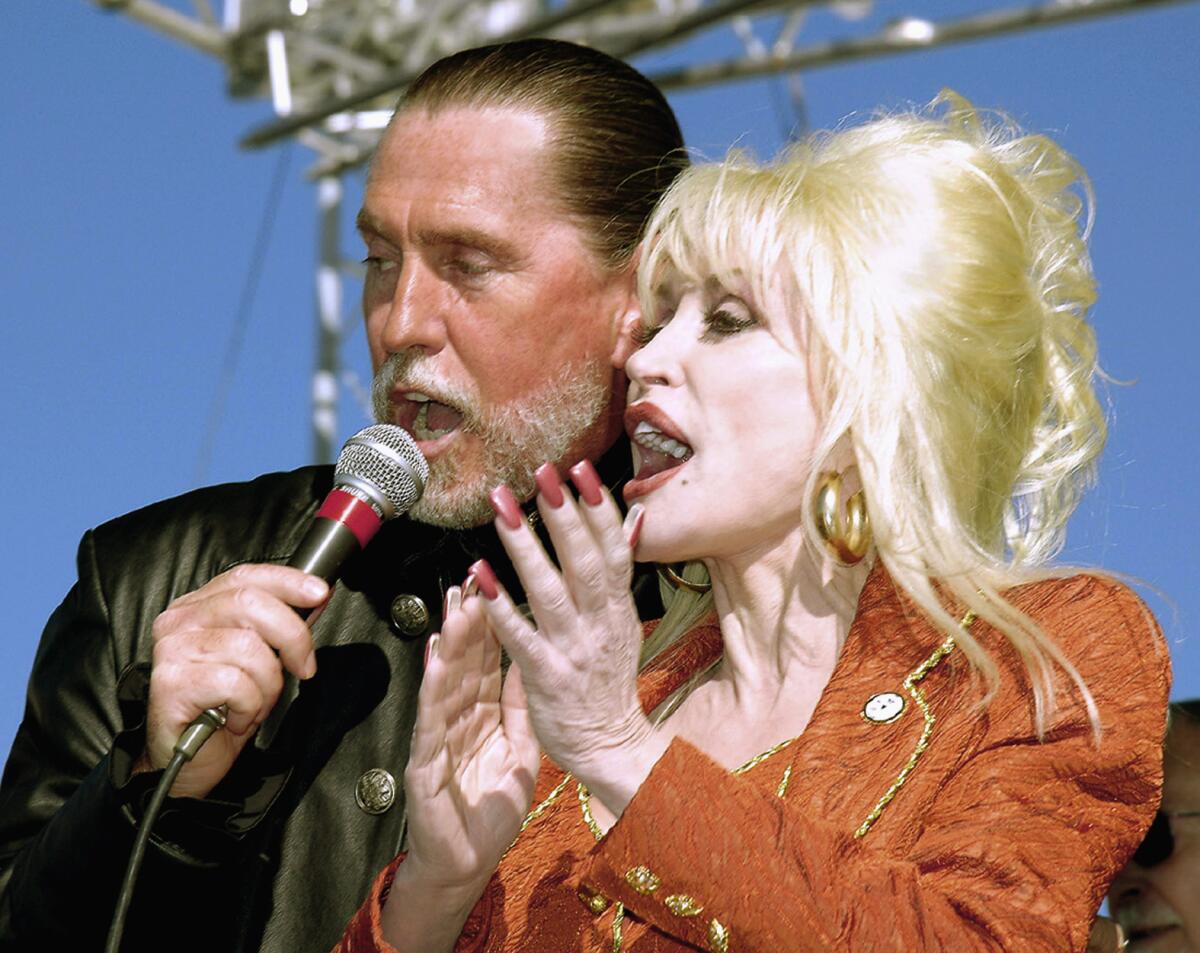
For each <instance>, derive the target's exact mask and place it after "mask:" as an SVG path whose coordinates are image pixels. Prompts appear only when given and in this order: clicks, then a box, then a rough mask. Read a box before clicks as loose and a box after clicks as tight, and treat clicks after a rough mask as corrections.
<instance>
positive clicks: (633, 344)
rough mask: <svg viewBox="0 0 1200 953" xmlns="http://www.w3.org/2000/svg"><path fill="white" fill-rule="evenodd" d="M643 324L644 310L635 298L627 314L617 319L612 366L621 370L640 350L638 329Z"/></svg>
mask: <svg viewBox="0 0 1200 953" xmlns="http://www.w3.org/2000/svg"><path fill="white" fill-rule="evenodd" d="M641 323H642V308H641V306H640V305H639V304H638V302H637V298H636V297H635V298H634V299H633V301H632V302H631V303H630V306H629V308H628V309H626V311H625V313H624V314H623V315H621V316H620V317H619V318H618V319H617V326H616V331H617V334H616V339H615V340H614V341H613V350H612V357H611V360H612V366H613V367H615V368H617V369H618V370H620V369H621V368H623V367H624V366H625V362H626V361H628V360H629V358H630V356H631V355H632V354H633V352H634V351H636V350H637V349H638V345H637V329H638V327H639V326H640V325H641Z"/></svg>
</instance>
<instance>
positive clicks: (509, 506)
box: [477, 483, 521, 565]
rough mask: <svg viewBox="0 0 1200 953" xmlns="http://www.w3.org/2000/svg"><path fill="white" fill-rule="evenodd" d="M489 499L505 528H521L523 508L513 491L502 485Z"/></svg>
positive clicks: (490, 494)
mask: <svg viewBox="0 0 1200 953" xmlns="http://www.w3.org/2000/svg"><path fill="white" fill-rule="evenodd" d="M488 499H489V500H490V501H491V503H492V509H493V510H495V511H496V515H497V516H498V517H500V521H501V522H502V523H504V525H505V526H507V527H508V528H509V529H518V528H519V527H520V525H521V506H520V504H519V503H517V498H516V497H515V496H513V494H512V490H510V489H509V488H508V487H506V486H505V485H504V484H503V483H501V484H500V485H499V486H498V487H496V489H494V490H492V492H491V493H489V494H488ZM477 565H478V564H477Z"/></svg>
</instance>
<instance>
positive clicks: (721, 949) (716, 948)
mask: <svg viewBox="0 0 1200 953" xmlns="http://www.w3.org/2000/svg"><path fill="white" fill-rule="evenodd" d="M708 948H709V949H710V950H712V951H713V953H729V931H728V930H726V929H725V927H723V926H722V925H721V921H720V920H718V919H716V918H715V917H714V918H713V919H712V920H709V921H708Z"/></svg>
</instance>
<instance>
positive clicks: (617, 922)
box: [612, 903, 625, 953]
mask: <svg viewBox="0 0 1200 953" xmlns="http://www.w3.org/2000/svg"><path fill="white" fill-rule="evenodd" d="M624 922H625V904H623V903H618V904H617V910H616V913H614V914H613V945H612V953H621V924H623V923H624Z"/></svg>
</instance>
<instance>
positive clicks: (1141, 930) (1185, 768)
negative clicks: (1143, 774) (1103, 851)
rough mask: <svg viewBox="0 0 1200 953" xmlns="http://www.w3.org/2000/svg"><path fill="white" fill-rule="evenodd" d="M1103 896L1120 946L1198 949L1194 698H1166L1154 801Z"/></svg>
mask: <svg viewBox="0 0 1200 953" xmlns="http://www.w3.org/2000/svg"><path fill="white" fill-rule="evenodd" d="M1108 903H1109V907H1110V908H1111V911H1112V916H1113V917H1115V919H1116V921H1117V923H1118V924H1120V926H1121V929H1122V931H1123V932H1124V935H1125V937H1126V938H1127V939H1128V941H1129V943H1128V945H1127V946H1126V947H1125V949H1126V950H1127V951H1128V953H1200V699H1192V700H1191V701H1185V702H1175V703H1174V704H1172V705H1171V716H1170V723H1169V726H1168V728H1167V742H1166V747H1165V749H1164V752H1163V794H1162V804H1161V805H1160V807H1159V810H1158V815H1157V816H1156V817H1155V819H1154V823H1153V824H1151V825H1150V830H1149V831H1148V832H1147V833H1146V839H1145V840H1144V841H1143V842H1142V846H1141V847H1139V848H1138V849H1137V852H1136V853H1134V855H1133V858H1132V859H1131V860H1130V862H1129V865H1128V866H1127V867H1126V868H1125V869H1124V870H1123V871H1121V873H1119V874H1118V875H1117V878H1116V880H1114V881H1113V884H1112V888H1111V889H1110V890H1109V893H1108Z"/></svg>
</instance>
